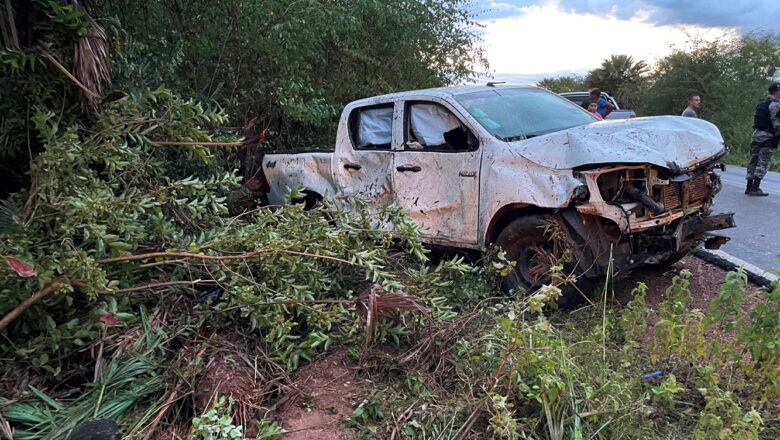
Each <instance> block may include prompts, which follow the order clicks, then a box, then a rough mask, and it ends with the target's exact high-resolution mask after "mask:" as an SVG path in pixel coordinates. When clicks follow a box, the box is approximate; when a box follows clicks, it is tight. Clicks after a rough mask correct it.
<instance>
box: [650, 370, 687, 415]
mask: <svg viewBox="0 0 780 440" xmlns="http://www.w3.org/2000/svg"><path fill="white" fill-rule="evenodd" d="M684 390H685V387H684V386H682V385H680V384H679V383H677V378H676V377H674V374H670V375H668V376H666V377H665V378H664V380H662V381H661V383H660V384H658V385H657V386H654V387H653V388H651V389H650V395H651V396H652V400H653V403H655V404H656V405H658V406H660V407H662V408H666V409H669V410H673V409H674V407H675V403H676V401H675V396H676V395H677V394H678V393H679V392H680V391H684Z"/></svg>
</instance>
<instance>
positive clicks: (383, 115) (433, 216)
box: [262, 85, 734, 304]
mask: <svg viewBox="0 0 780 440" xmlns="http://www.w3.org/2000/svg"><path fill="white" fill-rule="evenodd" d="M726 154H727V149H726V148H725V146H724V144H723V139H722V137H721V135H720V132H719V131H718V129H717V128H716V127H715V126H714V125H712V124H711V123H709V122H706V121H703V120H700V119H693V118H682V117H677V116H659V117H648V118H635V119H630V120H629V119H624V120H616V121H598V122H597V121H596V119H595V118H594V117H593V116H591V115H590V114H589V113H588V112H587V111H585V110H584V109H582V108H581V107H579V106H577V105H575V104H573V103H572V102H570V101H568V100H566V99H564V98H561V97H560V96H558V95H556V94H553V93H550V92H547V91H545V90H542V89H539V88H536V87H530V86H491V85H488V86H462V87H451V88H437V89H428V90H416V91H409V92H402V93H393V94H389V95H383V96H377V97H373V98H368V99H362V100H359V101H355V102H352V103H350V104H349V105H347V106H346V108H345V109H344V111H343V113H342V116H341V119H340V122H339V126H338V134H337V137H336V145H335V150H334V151H332V152H308V153H297V154H285V153H280V154H268V155H266V156H265V157H264V159H263V162H262V163H263V165H262V166H263V171H264V173H265V178H266V179H267V181H268V185H269V187H270V192H269V194H268V199H269V201H270V203H273V204H280V203H282V202H283V199H284V195H285V194H286V193H287V192H288V190H289V189H290V188H292V187H296V186H297V187H302V188H304V189H305V191H306V193H307V194H308V199H309V202H313V201H315V200H317V199H320V198H334V199H336V198H339V197H338V196H341V195H351V194H362V195H363V196H365V198H367V199H368V200H370V201H371V203H372V206H373V207H374V208H375V209H376V211H378V210H379V208H380V207H381V206H382V205H385V204H390V203H395V204H397V205H399V206H401V207H403V208H404V209H406V210H408V211H409V215H410V216H411V218H412V219H413V220H414V221H415V222H417V223H418V224H419V225H420V226H421V227H422V230H423V236H422V238H423V240H424V241H425V242H426V243H429V244H431V245H440V246H441V245H443V246H448V247H454V248H466V249H475V250H479V249H483V248H484V247H485V246H486V245H489V244H492V243H497V244H499V245H501V246H502V247H503V248H504V249H505V250H506V252H507V256H508V257H509V258H510V259H511V260H514V261H516V269H515V271H514V273H512V274H510V275H509V276H508V277H506V279H504V281H503V282H502V287H503V288H504V289H505V290H507V291H509V290H512V289H513V288H516V287H520V286H523V287H525V288H533V287H535V286H538V285H540V284H541V283H543V282H545V279H544V277H545V273H546V272H547V269H549V267H550V265H552V264H553V263H556V262H563V263H564V267H565V268H566V270H567V271H569V272H570V273H571V274H574V275H577V276H578V280H579V281H578V282H577V283H576V284H573V285H571V286H570V287H567V288H564V296H563V299H562V301H561V302H562V303H564V304H566V303H569V304H573V303H576V302H577V301H579V300H580V299H581V294H580V291H583V290H586V289H587V288H588V287H589V283H592V282H593V280H595V279H596V278H597V277H598V276H599V275H603V274H604V273H605V271H606V270H607V267H608V265H609V261H610V257H611V258H612V259H613V267H614V270H615V272H621V273H628V271H629V270H630V269H632V268H635V267H638V266H642V265H659V264H668V263H671V262H674V261H677V260H678V259H680V258H682V256H684V255H685V254H686V253H687V252H688V251H689V250H690V249H691V248H692V247H693V246H695V245H697V244H699V243H701V242H703V241H707V242H708V244H710V245H712V246H713V247H717V246H718V245H719V244H720V243H722V242H723V241H725V240H726V239H727V238H725V237H718V236H713V235H711V234H710V231H713V230H717V229H725V228H729V227H733V226H734V222H733V214H720V215H711V212H710V211H711V208H712V206H713V197H714V195H715V194H716V193H717V192H718V190H719V188H720V180H719V178H718V176H717V174H716V173H715V172H714V169H715V168H717V167H719V166H720V164H721V161H722V159H723V158H724V156H725V155H726ZM347 199H348V198H347ZM345 208H346V209H350V206H349V205H347V206H345ZM386 226H387V227H392V225H386Z"/></svg>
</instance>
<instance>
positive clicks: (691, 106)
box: [682, 95, 701, 118]
mask: <svg viewBox="0 0 780 440" xmlns="http://www.w3.org/2000/svg"><path fill="white" fill-rule="evenodd" d="M700 105H701V96H699V95H692V96H691V97H690V98H688V107H686V108H685V110H683V112H682V116H685V117H687V118H698V117H699V115H698V114H697V113H696V110H698V109H699V106H700Z"/></svg>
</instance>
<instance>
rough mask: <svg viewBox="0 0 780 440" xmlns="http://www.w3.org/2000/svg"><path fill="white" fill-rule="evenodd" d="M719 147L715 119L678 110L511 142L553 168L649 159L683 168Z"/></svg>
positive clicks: (704, 158) (708, 156)
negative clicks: (678, 113)
mask: <svg viewBox="0 0 780 440" xmlns="http://www.w3.org/2000/svg"><path fill="white" fill-rule="evenodd" d="M724 148H725V146H724V144H723V137H722V136H721V134H720V131H719V130H718V128H717V127H716V126H715V125H713V124H711V123H709V122H707V121H702V120H701V119H695V118H683V117H680V116H653V117H647V118H635V119H628V120H612V121H601V122H594V123H592V124H587V125H582V126H579V127H574V128H570V129H567V130H562V131H557V132H554V133H549V134H546V135H541V136H537V137H534V138H531V139H527V140H523V141H517V142H513V143H512V149H513V150H514V151H516V152H518V153H519V154H521V155H522V156H523V157H525V158H526V159H529V160H531V161H533V162H536V163H538V164H539V165H543V166H546V167H550V168H554V169H572V168H577V167H581V166H586V165H603V164H611V163H649V164H653V165H657V166H660V167H665V168H672V169H674V168H675V167H679V168H680V169H682V170H688V169H690V168H694V167H695V166H696V165H698V164H700V163H701V162H704V161H706V160H707V159H709V158H711V157H713V156H715V155H717V154H718V153H720V152H722V151H723V150H724Z"/></svg>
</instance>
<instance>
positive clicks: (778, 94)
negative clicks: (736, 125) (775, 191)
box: [745, 83, 780, 196]
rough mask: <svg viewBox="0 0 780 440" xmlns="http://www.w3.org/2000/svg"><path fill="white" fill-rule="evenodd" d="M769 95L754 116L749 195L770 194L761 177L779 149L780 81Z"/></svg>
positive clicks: (747, 188) (771, 87) (748, 179)
mask: <svg viewBox="0 0 780 440" xmlns="http://www.w3.org/2000/svg"><path fill="white" fill-rule="evenodd" d="M768 90H769V96H767V97H766V98H764V100H763V101H761V102H759V103H758V105H757V106H756V114H755V116H753V136H752V138H751V141H750V162H749V163H748V166H747V176H746V177H745V178H746V179H747V187H746V188H745V194H747V195H749V196H768V195H769V194H768V193H766V192H764V191H763V190H762V189H761V179H763V178H764V176H766V172H767V169H769V164H770V161H771V159H772V153H774V151H775V149H777V143H778V134H780V101H778V100H780V83H773V84H772V85H771V86H769V89H768Z"/></svg>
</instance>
